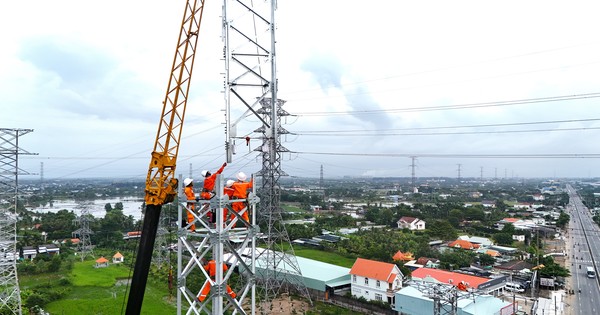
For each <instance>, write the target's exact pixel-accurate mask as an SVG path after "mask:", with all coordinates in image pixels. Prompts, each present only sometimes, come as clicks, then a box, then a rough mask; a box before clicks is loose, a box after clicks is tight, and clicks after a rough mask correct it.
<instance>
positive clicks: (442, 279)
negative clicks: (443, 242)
mask: <svg viewBox="0 0 600 315" xmlns="http://www.w3.org/2000/svg"><path fill="white" fill-rule="evenodd" d="M411 277H412V280H413V281H420V282H430V283H440V284H451V285H453V286H456V287H457V288H459V289H460V290H462V291H466V290H469V289H477V290H479V291H480V292H483V293H488V294H492V293H493V294H496V293H500V292H501V291H502V289H504V286H505V284H506V282H507V281H508V276H502V277H498V278H494V279H491V278H484V277H478V276H473V275H469V274H465V273H460V272H452V271H446V270H440V269H431V268H419V269H416V270H414V271H413V272H412V273H411Z"/></svg>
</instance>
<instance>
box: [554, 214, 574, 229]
mask: <svg viewBox="0 0 600 315" xmlns="http://www.w3.org/2000/svg"><path fill="white" fill-rule="evenodd" d="M570 219H571V217H570V216H569V215H568V214H566V213H564V212H561V213H560V215H559V216H558V219H557V220H556V226H557V227H559V228H564V227H565V226H567V224H568V223H569V220H570Z"/></svg>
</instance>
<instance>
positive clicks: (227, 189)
mask: <svg viewBox="0 0 600 315" xmlns="http://www.w3.org/2000/svg"><path fill="white" fill-rule="evenodd" d="M233 183H235V181H234V180H233V179H230V180H228V181H227V182H226V183H225V187H223V195H227V196H229V200H231V199H233V192H234V190H233V188H231V186H232V185H233ZM228 212H229V210H228V209H227V207H225V208H223V223H225V222H227V213H228Z"/></svg>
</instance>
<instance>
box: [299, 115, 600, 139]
mask: <svg viewBox="0 0 600 315" xmlns="http://www.w3.org/2000/svg"><path fill="white" fill-rule="evenodd" d="M590 121H600V118H588V119H568V120H550V121H532V122H517V123H501V124H480V125H459V126H441V127H411V128H393V129H349V130H307V131H299V132H292V133H294V134H304V135H306V134H310V133H324V132H337V133H343V132H386V131H403V130H432V129H433V130H435V129H459V128H487V127H506V126H524V125H542V124H561V123H574V122H590Z"/></svg>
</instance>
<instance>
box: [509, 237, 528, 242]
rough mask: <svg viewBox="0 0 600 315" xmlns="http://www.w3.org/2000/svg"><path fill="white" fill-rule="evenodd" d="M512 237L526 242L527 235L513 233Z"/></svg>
mask: <svg viewBox="0 0 600 315" xmlns="http://www.w3.org/2000/svg"><path fill="white" fill-rule="evenodd" d="M512 239H513V240H515V241H517V242H525V235H513V236H512Z"/></svg>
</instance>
